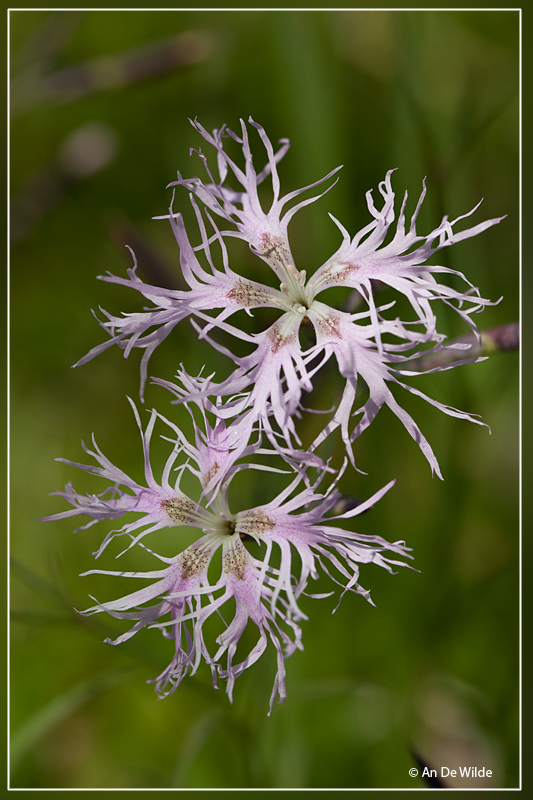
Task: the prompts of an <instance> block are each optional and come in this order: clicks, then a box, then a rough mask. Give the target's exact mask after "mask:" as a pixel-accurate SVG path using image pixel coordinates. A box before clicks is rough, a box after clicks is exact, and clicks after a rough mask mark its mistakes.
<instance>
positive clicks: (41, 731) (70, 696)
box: [10, 667, 130, 772]
mask: <svg viewBox="0 0 533 800" xmlns="http://www.w3.org/2000/svg"><path fill="white" fill-rule="evenodd" d="M127 669H130V668H129V667H121V668H120V670H113V671H111V672H106V673H103V674H102V675H97V676H96V677H95V678H90V679H89V680H87V681H83V682H82V683H79V684H78V685H77V686H74V687H73V688H72V689H69V690H68V691H67V692H65V693H64V694H61V695H59V696H58V697H55V698H54V699H53V700H51V701H50V702H49V703H48V704H47V705H45V706H43V707H42V708H40V709H39V710H38V711H36V712H35V714H33V715H32V716H31V717H30V718H29V719H28V720H27V721H26V722H25V723H23V725H22V726H21V727H20V728H19V729H18V730H17V731H16V732H15V733H14V734H13V736H12V738H11V747H10V762H11V771H12V772H13V771H14V770H15V769H16V768H17V766H18V765H19V764H20V762H21V760H22V759H23V758H24V756H25V755H26V754H27V753H29V752H30V751H31V750H32V749H33V748H34V747H35V745H36V744H37V743H38V742H39V740H40V739H42V737H43V736H45V735H46V734H47V733H48V732H49V731H50V730H51V729H52V728H53V727H54V726H55V725H57V724H58V723H59V722H61V721H62V720H63V719H66V717H68V716H69V715H70V714H73V713H74V712H75V711H77V710H78V708H80V707H81V706H83V705H84V704H85V703H86V702H87V701H88V700H90V699H91V698H92V697H94V696H95V695H98V694H101V693H102V692H105V691H107V690H108V689H111V688H112V687H113V686H115V685H116V684H118V683H122V681H123V677H124V672H125V671H126V670H127Z"/></svg>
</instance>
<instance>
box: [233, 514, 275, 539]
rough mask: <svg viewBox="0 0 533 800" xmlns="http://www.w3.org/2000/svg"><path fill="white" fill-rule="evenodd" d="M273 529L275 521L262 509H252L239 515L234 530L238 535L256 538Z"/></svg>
mask: <svg viewBox="0 0 533 800" xmlns="http://www.w3.org/2000/svg"><path fill="white" fill-rule="evenodd" d="M275 527H276V521H275V520H273V519H272V518H271V517H269V516H268V514H267V513H266V511H265V510H264V509H262V508H254V509H253V510H252V511H248V512H245V513H243V514H241V515H239V517H238V518H237V524H236V527H235V530H236V531H237V532H238V533H240V534H248V536H253V537H257V536H262V535H263V534H264V533H266V531H271V530H274V528H275Z"/></svg>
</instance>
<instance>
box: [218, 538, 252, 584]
mask: <svg viewBox="0 0 533 800" xmlns="http://www.w3.org/2000/svg"><path fill="white" fill-rule="evenodd" d="M247 562H248V553H247V551H246V548H245V547H244V545H243V544H242V543H241V540H240V539H235V542H234V544H233V547H231V549H228V550H226V552H225V553H224V558H223V569H224V572H226V573H228V572H229V573H231V574H232V575H235V577H236V578H238V579H239V580H240V581H243V580H244V574H245V571H246V564H247Z"/></svg>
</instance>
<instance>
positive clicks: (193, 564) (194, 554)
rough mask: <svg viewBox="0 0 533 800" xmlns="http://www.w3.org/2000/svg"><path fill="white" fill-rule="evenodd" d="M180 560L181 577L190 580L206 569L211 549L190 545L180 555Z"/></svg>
mask: <svg viewBox="0 0 533 800" xmlns="http://www.w3.org/2000/svg"><path fill="white" fill-rule="evenodd" d="M178 562H179V563H180V564H181V577H182V578H183V579H184V580H188V579H189V578H192V576H193V575H197V574H198V573H200V572H203V571H204V570H205V568H206V567H207V565H208V563H209V551H208V550H202V549H200V548H199V547H189V548H188V549H187V550H185V551H184V552H183V553H181V555H180V556H179V557H178Z"/></svg>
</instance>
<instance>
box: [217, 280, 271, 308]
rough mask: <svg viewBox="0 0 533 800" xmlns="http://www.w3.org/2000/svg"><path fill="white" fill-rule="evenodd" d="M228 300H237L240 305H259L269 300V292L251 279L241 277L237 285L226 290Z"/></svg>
mask: <svg viewBox="0 0 533 800" xmlns="http://www.w3.org/2000/svg"><path fill="white" fill-rule="evenodd" d="M226 297H227V298H228V300H235V302H236V303H238V304H239V305H240V306H243V307H245V308H246V307H248V306H258V305H261V304H263V303H265V302H267V301H268V292H267V291H266V290H265V291H263V290H262V289H261V287H260V286H256V285H255V284H253V283H251V282H250V281H246V280H243V279H242V278H239V279H238V280H237V281H236V282H235V285H234V286H232V288H231V289H230V290H229V291H228V292H226Z"/></svg>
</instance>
